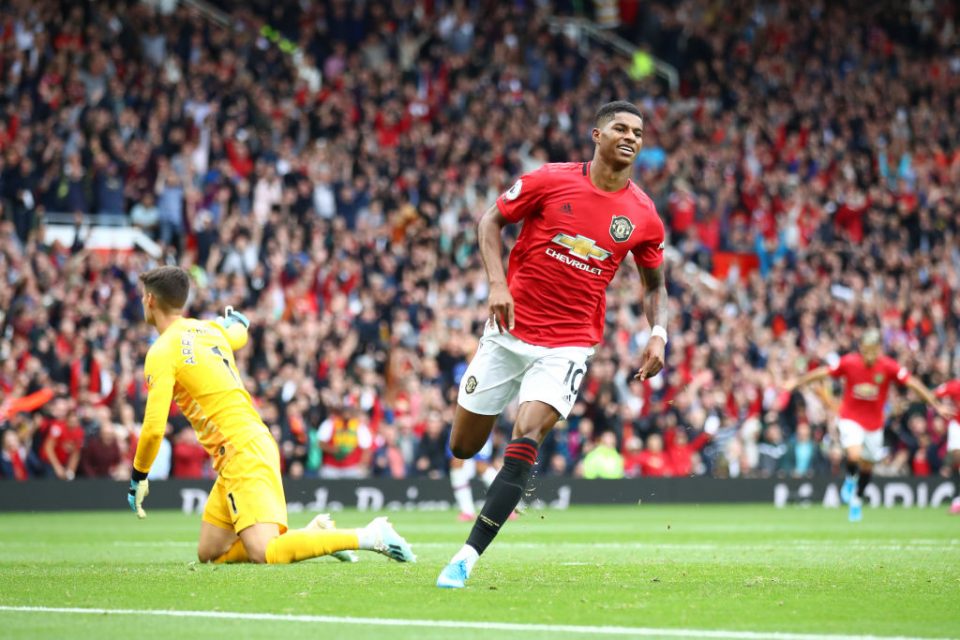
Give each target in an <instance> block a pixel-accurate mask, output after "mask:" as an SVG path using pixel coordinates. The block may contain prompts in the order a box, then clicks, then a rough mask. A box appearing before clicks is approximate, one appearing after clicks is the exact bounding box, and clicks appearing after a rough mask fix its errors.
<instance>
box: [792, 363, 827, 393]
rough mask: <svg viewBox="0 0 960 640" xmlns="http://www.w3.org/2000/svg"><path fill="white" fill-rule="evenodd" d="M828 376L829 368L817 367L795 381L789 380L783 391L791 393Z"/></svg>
mask: <svg viewBox="0 0 960 640" xmlns="http://www.w3.org/2000/svg"><path fill="white" fill-rule="evenodd" d="M829 375H830V368H829V367H817V368H816V369H814V370H813V371H808V372H806V373H805V374H803V375H802V376H800V377H799V378H797V379H796V380H791V381H789V382H787V383H786V384H785V385H783V388H784V390H786V391H789V392H790V393H793V392H794V391H795V390H796V389H799V388H800V387H803V386H806V385H808V384H810V383H812V382H816V381H818V380H823V379H824V378H826V377H828V376H829Z"/></svg>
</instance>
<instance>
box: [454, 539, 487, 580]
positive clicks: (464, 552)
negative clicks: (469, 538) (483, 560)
mask: <svg viewBox="0 0 960 640" xmlns="http://www.w3.org/2000/svg"><path fill="white" fill-rule="evenodd" d="M479 559H480V554H479V553H477V550H476V549H474V548H473V547H471V546H470V545H468V544H465V545H463V547H461V548H460V551H457V555H455V556H453V558H452V559H451V560H450V562H460V561H461V560H466V561H467V573H468V574H469V573H470V572H471V571H473V565H475V564H477V560H479Z"/></svg>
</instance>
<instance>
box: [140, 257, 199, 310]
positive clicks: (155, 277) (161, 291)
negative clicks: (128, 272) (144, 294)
mask: <svg viewBox="0 0 960 640" xmlns="http://www.w3.org/2000/svg"><path fill="white" fill-rule="evenodd" d="M140 282H142V283H143V287H144V289H146V290H147V291H149V292H150V293H152V294H153V295H154V296H155V297H156V299H157V302H159V303H160V306H161V307H163V308H164V309H167V310H171V309H183V308H184V307H185V306H187V295H189V293H190V276H189V275H187V272H186V271H184V270H183V269H181V268H180V267H173V266H163V267H157V268H156V269H150V271H145V272H144V273H141V274H140Z"/></svg>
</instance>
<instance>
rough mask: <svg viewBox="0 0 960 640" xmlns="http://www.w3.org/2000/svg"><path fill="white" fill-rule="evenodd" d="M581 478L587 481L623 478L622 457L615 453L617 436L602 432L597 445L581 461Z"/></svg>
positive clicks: (617, 452) (609, 432)
mask: <svg viewBox="0 0 960 640" xmlns="http://www.w3.org/2000/svg"><path fill="white" fill-rule="evenodd" d="M583 477H584V478H586V479H588V480H593V479H595V478H604V479H606V480H615V479H618V478H623V477H624V471H623V456H621V455H620V452H619V451H617V434H615V433H613V432H612V431H604V432H603V433H602V434H601V435H600V440H599V441H598V442H597V445H596V446H595V447H594V448H593V449H592V450H591V451H590V453H588V454H587V455H586V456H585V457H584V459H583Z"/></svg>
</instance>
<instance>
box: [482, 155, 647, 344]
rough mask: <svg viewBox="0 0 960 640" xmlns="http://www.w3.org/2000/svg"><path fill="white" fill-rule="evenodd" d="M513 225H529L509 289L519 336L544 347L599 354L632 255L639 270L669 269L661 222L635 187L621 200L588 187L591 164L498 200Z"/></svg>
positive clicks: (531, 181) (559, 169)
mask: <svg viewBox="0 0 960 640" xmlns="http://www.w3.org/2000/svg"><path fill="white" fill-rule="evenodd" d="M497 206H498V207H499V209H500V213H502V214H503V216H504V217H505V218H506V219H507V220H510V221H511V222H518V221H520V220H523V229H522V230H521V231H520V236H519V238H517V244H516V245H515V246H514V247H513V250H512V251H511V252H510V261H509V264H508V267H507V284H508V286H509V287H510V293H511V295H513V300H514V303H515V310H514V320H515V325H514V329H513V331H512V332H511V333H512V334H513V335H514V336H516V337H517V338H519V339H521V340H523V341H524V342H527V343H530V344H535V345H540V346H544V347H569V346H584V347H586V346H593V345H595V344H597V343H598V342H600V341H601V340H602V338H603V325H604V316H605V314H606V307H607V298H606V292H607V285H608V284H609V283H610V280H612V279H613V276H614V274H615V273H616V272H617V267H619V266H620V262H621V261H622V260H623V258H624V257H625V256H626V255H627V253H628V252H632V253H633V257H634V260H635V261H636V263H637V264H638V265H639V266H642V267H647V268H655V267H659V266H660V264H661V263H662V262H663V247H664V245H663V243H664V230H663V222H662V221H661V220H660V216H659V215H657V210H656V207H654V205H653V201H651V200H650V198H649V197H648V196H647V194H645V193H644V192H643V191H642V190H641V189H640V188H639V187H638V186H637V185H635V184H634V183H633V182H628V183H627V186H626V187H624V188H623V189H621V190H620V191H617V192H615V193H610V192H607V191H602V190H600V189H598V188H597V187H595V186H594V184H593V182H592V181H591V180H590V163H589V162H575V163H574V162H571V163H558V164H547V165H544V166H543V167H541V168H539V169H537V170H536V171H533V172H531V173H528V174H526V175H524V176H522V177H521V178H520V179H519V180H517V181H516V182H515V183H514V185H513V186H512V187H510V189H509V190H507V192H506V193H504V194H503V195H502V196H500V198H498V199H497Z"/></svg>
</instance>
